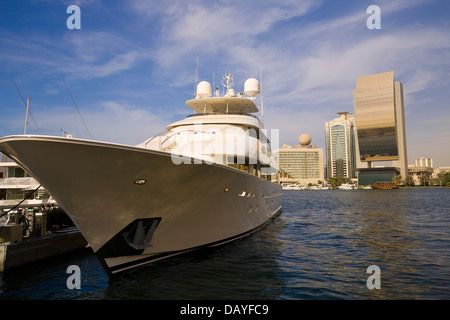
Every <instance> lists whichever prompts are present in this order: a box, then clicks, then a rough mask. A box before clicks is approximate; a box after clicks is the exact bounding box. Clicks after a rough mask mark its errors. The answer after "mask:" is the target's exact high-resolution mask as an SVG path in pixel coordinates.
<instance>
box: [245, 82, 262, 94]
mask: <svg viewBox="0 0 450 320" xmlns="http://www.w3.org/2000/svg"><path fill="white" fill-rule="evenodd" d="M244 93H245V94H247V95H249V96H250V97H253V96H256V95H257V94H258V93H260V91H259V81H258V80H256V79H255V78H250V79H247V81H245V83H244Z"/></svg>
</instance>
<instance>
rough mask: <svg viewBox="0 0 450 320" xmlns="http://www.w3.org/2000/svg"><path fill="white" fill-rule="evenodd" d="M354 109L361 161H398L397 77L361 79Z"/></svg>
mask: <svg viewBox="0 0 450 320" xmlns="http://www.w3.org/2000/svg"><path fill="white" fill-rule="evenodd" d="M354 107H355V115H356V119H357V120H356V121H357V126H358V143H359V153H360V157H361V161H384V160H398V159H399V151H398V144H397V132H396V113H395V90H394V73H393V72H386V73H381V74H377V75H372V76H367V77H362V78H358V79H357V81H356V89H355V91H354Z"/></svg>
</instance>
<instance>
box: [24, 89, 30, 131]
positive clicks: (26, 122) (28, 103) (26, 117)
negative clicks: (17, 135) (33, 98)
mask: <svg viewBox="0 0 450 320" xmlns="http://www.w3.org/2000/svg"><path fill="white" fill-rule="evenodd" d="M29 110H30V98H28V99H27V113H26V114H25V129H24V130H23V134H24V135H25V134H27V125H28V111H29Z"/></svg>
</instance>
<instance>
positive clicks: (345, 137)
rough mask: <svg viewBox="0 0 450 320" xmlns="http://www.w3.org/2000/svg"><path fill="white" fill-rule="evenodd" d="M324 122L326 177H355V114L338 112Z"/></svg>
mask: <svg viewBox="0 0 450 320" xmlns="http://www.w3.org/2000/svg"><path fill="white" fill-rule="evenodd" d="M338 114H339V117H338V118H335V119H333V120H331V121H328V122H326V123H325V144H326V158H327V179H329V178H338V177H340V178H341V177H342V178H350V179H351V178H356V149H355V116H354V115H353V114H351V113H349V112H338Z"/></svg>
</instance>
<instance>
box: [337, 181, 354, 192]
mask: <svg viewBox="0 0 450 320" xmlns="http://www.w3.org/2000/svg"><path fill="white" fill-rule="evenodd" d="M355 188H356V186H355V185H354V184H350V183H343V184H341V185H340V186H339V187H338V189H341V190H354V189H355Z"/></svg>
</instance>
